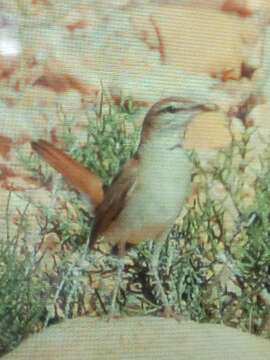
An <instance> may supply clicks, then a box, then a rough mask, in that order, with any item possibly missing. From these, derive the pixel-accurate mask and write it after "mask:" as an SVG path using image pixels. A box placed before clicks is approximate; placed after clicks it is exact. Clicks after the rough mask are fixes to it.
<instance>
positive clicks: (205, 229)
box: [0, 100, 270, 349]
mask: <svg viewBox="0 0 270 360" xmlns="http://www.w3.org/2000/svg"><path fill="white" fill-rule="evenodd" d="M127 104H128V105H127ZM136 111H137V109H136V108H134V107H133V106H132V102H131V101H130V100H129V102H123V103H121V104H120V106H117V105H111V106H108V107H106V106H105V105H104V104H102V103H101V105H98V106H97V109H96V115H95V116H94V117H92V116H93V115H90V114H89V115H88V116H89V125H88V132H87V136H86V139H85V143H84V144H83V145H81V144H80V143H79V141H78V140H77V139H76V137H75V136H74V134H73V133H72V131H71V130H70V129H68V128H67V127H65V131H64V134H63V136H64V142H65V144H66V149H67V151H69V152H70V153H71V154H72V155H73V156H74V157H76V158H77V159H78V160H80V161H81V162H82V163H84V164H85V165H86V166H89V167H90V168H91V169H94V171H96V173H98V174H99V175H100V176H101V177H102V178H103V179H104V182H105V183H106V184H107V185H109V184H110V183H111V181H112V179H113V178H114V176H115V175H116V174H117V173H118V172H119V169H120V168H121V166H122V165H123V163H124V162H125V161H126V160H127V159H128V158H129V157H131V156H132V154H133V153H134V151H135V149H136V146H137V142H138V134H139V130H138V129H137V128H136V126H135V125H134V123H133V116H135V115H136ZM127 129H128V130H127ZM127 132H128V133H129V132H130V133H129V135H128V136H127ZM249 138H250V133H249V131H246V133H245V134H244V135H243V138H242V140H240V141H238V142H236V141H233V143H232V146H231V147H230V148H229V149H227V150H224V151H221V152H220V153H219V154H218V155H217V157H216V159H215V161H212V164H210V165H208V166H207V168H206V167H205V166H203V165H202V164H201V161H200V160H199V158H198V156H197V155H196V154H192V155H191V159H192V161H193V163H194V173H195V181H196V184H197V195H196V196H194V198H193V202H192V203H190V204H189V205H187V207H186V210H185V213H184V215H183V216H182V218H181V219H180V220H179V221H178V222H177V224H176V225H175V226H174V228H173V229H172V232H171V234H170V236H169V237H168V239H167V241H166V243H165V244H164V247H163V248H162V251H161V253H160V257H159V265H158V276H159V279H160V284H161V285H162V287H163V289H164V292H165V294H166V296H167V298H168V303H169V304H170V306H171V307H172V308H173V310H174V312H175V313H176V314H178V315H180V316H184V317H186V318H191V319H194V320H198V321H204V322H223V323H225V324H227V325H230V326H234V327H241V328H242V329H245V330H247V331H250V332H253V333H256V334H263V335H264V336H270V334H269V321H270V320H269V313H270V311H269V310H270V300H269V292H270V268H269V263H270V241H269V234H270V214H269V202H270V181H269V179H270V171H269V169H270V166H269V165H270V164H269V157H268V156H267V154H266V156H265V157H264V158H263V159H262V160H261V161H262V162H263V164H264V167H263V168H264V169H265V170H262V172H261V173H260V174H257V180H256V182H255V184H254V186H255V190H256V191H255V198H254V202H253V204H252V206H250V207H247V206H246V205H245V202H244V200H243V199H244V196H245V194H244V190H243V189H244V184H245V181H246V177H247V175H246V169H247V167H248V161H247V156H248V154H249V151H252V150H251V149H250V147H249ZM28 165H31V166H30V168H31V171H32V173H33V174H34V175H35V176H38V177H39V179H40V180H41V181H44V182H46V184H47V183H48V181H49V182H51V184H52V192H53V196H54V197H55V208H53V209H52V208H46V207H45V206H41V205H40V204H39V205H35V204H31V206H37V210H38V211H37V223H38V224H39V227H40V239H37V242H39V241H41V244H42V246H41V248H40V249H41V250H42V249H43V251H45V250H46V251H47V255H48V256H49V259H50V262H49V265H48V266H47V267H46V271H45V272H44V266H43V267H41V268H39V267H38V266H34V267H33V266H30V265H31V264H33V261H34V260H33V254H34V253H32V255H31V256H32V257H31V256H30V255H29V257H24V259H23V261H21V260H20V258H19V259H18V260H16V261H15V264H14V263H13V264H12V265H11V264H10V261H7V260H6V254H9V252H10V251H14V249H13V250H12V246H11V244H10V243H9V242H6V247H5V248H4V247H3V246H2V248H1V249H0V264H1V266H3V265H2V263H3V264H4V266H5V268H4V269H6V270H5V272H2V271H1V274H2V273H4V274H5V277H6V281H5V282H4V283H3V284H4V286H1V291H2V293H1V294H2V295H1V304H0V314H5V312H7V309H8V306H12V307H13V315H12V316H13V318H14V319H16V318H19V317H20V316H21V313H23V314H25V316H26V318H27V320H28V322H27V321H26V322H24V321H22V322H20V327H18V329H16V328H15V329H14V330H12V331H13V332H10V334H11V335H12V336H11V335H9V333H8V332H7V331H5V335H6V336H5V339H4V340H1V343H2V344H3V343H4V341H5V344H6V345H4V346H3V345H2V344H0V345H1V347H2V349H8V348H10V347H12V346H13V344H14V339H16V341H18V340H20V339H21V338H22V336H23V334H27V333H28V332H29V331H33V330H35V329H36V328H39V327H40V326H41V325H40V324H41V323H42V324H43V325H42V326H44V325H47V324H49V323H50V322H53V321H57V320H59V319H61V318H71V317H76V316H78V315H84V314H92V315H94V314H104V313H108V311H109V309H110V305H111V297H112V293H113V289H114V284H115V277H116V274H117V269H118V268H119V259H118V258H117V257H115V256H113V255H111V254H110V250H109V249H104V247H103V245H102V243H100V244H99V249H98V250H97V251H92V252H90V251H89V249H88V245H87V240H88V233H89V231H90V228H91V219H90V218H89V215H88V213H87V206H86V205H85V202H84V201H83V200H82V198H81V197H80V196H79V195H78V194H76V193H75V192H74V191H72V189H70V188H68V187H67V186H66V185H65V184H64V183H63V182H62V181H59V176H58V175H56V174H55V172H54V170H52V169H50V168H48V167H47V166H46V165H45V164H44V163H43V161H42V160H41V159H39V158H38V157H36V156H33V157H32V158H31V162H28ZM217 183H218V184H220V185H221V186H222V187H223V189H224V197H223V198H219V199H217V198H214V197H213V195H212V193H211V191H212V188H213V184H217ZM228 203H229V204H230V206H231V209H232V210H233V211H234V213H235V214H236V216H235V217H234V219H233V224H232V225H231V227H228V223H227V215H228V211H230V210H228ZM25 216H26V215H25ZM51 237H53V238H54V239H56V241H55V244H54V246H53V248H52V247H50V249H49V250H48V244H47V242H48V238H51ZM23 244H24V242H21V241H20V242H19V241H17V242H16V249H17V250H16V251H18V252H20V251H21V250H20V249H21V247H22V248H23ZM155 246H157V245H156V243H154V242H151V241H147V242H144V243H142V244H140V245H139V246H138V247H136V248H133V249H131V250H130V251H129V252H128V254H127V255H126V256H125V258H124V260H123V261H124V272H123V281H122V283H121V289H120V291H119V293H118V296H117V298H116V305H115V306H116V309H115V310H116V311H120V312H122V313H123V312H125V313H126V314H128V315H130V316H131V315H142V314H145V315H146V314H153V313H154V314H160V313H161V312H162V311H163V305H164V304H163V302H162V301H161V299H160V294H157V293H156V287H155V286H154V281H155V279H154V277H153V273H152V271H151V267H150V264H151V261H152V257H153V252H154V251H153V250H154V247H155ZM44 249H45V250H44ZM39 254H40V253H39ZM41 254H42V252H41ZM35 255H36V254H35ZM39 256H41V255H39ZM7 258H8V257H7ZM34 258H35V257H34ZM44 259H45V256H44ZM44 259H43V258H42V257H41V258H40V261H39V262H38V264H37V265H40V264H41V265H42V263H44V261H45V260H44ZM47 260H48V259H47ZM34 263H35V261H34ZM24 267H26V268H27V269H33V270H32V271H34V274H35V276H34V277H33V276H32V277H27V281H28V282H27V281H24V280H23V279H22V280H20V279H21V277H23V276H24V275H23V274H25V271H22V270H21V269H23V268H24ZM44 274H45V275H46V281H45V282H44ZM1 276H2V275H1ZM3 279H4V278H3ZM18 280H20V281H19V283H20V284H21V285H20V287H18V286H17V285H15V286H14V284H17V281H18ZM14 287H15V289H13V288H14ZM18 289H20V294H21V296H22V297H23V299H25V301H26V302H27V304H26V305H24V309H26V310H24V311H22V308H21V307H17V305H16V301H15V303H14V302H12V301H11V300H10V297H9V294H14V299H16V296H17V295H16V294H17V291H19V290H18ZM44 293H46V295H45V300H46V301H45V300H44V302H42V304H39V305H40V306H37V303H36V302H33V301H32V300H31V299H33V298H35V299H36V298H37V297H39V296H40V295H39V294H43V295H44ZM25 294H26V295H25ZM36 294H38V296H37V295H36ZM2 298H3V299H4V300H5V301H4V302H3V301H2ZM5 303H6V305H5ZM10 304H12V305H10ZM41 305H42V306H41ZM9 323H12V321H11V320H9ZM26 323H27V324H26ZM0 326H1V328H0V333H2V332H3V331H2V329H3V326H5V327H6V326H7V323H3V322H1V321H0ZM5 329H6V328H5ZM14 334H15V335H14ZM0 339H1V338H0Z"/></svg>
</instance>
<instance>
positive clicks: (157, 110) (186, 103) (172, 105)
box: [141, 97, 217, 144]
mask: <svg viewBox="0 0 270 360" xmlns="http://www.w3.org/2000/svg"><path fill="white" fill-rule="evenodd" d="M216 109H217V106H216V105H214V104H206V103H203V102H198V101H193V100H188V99H185V98H182V97H169V98H165V99H162V100H160V101H158V102H157V103H155V104H154V105H153V106H152V107H151V108H150V110H149V111H148V112H147V114H146V116H145V118H144V122H143V127H142V133H141V144H143V143H145V142H147V141H148V140H150V139H151V138H153V137H159V136H162V137H172V136H173V137H175V136H177V134H179V133H180V134H183V133H184V131H185V128H186V125H187V124H188V122H189V121H191V120H192V119H193V118H194V116H195V115H197V114H198V113H200V112H201V111H213V110H216Z"/></svg>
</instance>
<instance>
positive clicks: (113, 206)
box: [91, 159, 139, 246]
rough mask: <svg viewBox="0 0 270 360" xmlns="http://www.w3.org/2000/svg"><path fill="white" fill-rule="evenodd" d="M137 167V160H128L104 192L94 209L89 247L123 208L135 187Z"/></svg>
mask: <svg viewBox="0 0 270 360" xmlns="http://www.w3.org/2000/svg"><path fill="white" fill-rule="evenodd" d="M138 165H139V161H138V160H137V159H132V160H129V161H128V162H127V163H126V164H125V165H124V167H123V169H122V171H121V173H120V174H119V175H118V176H117V178H116V179H115V180H114V182H113V183H112V185H111V186H110V187H109V188H108V189H107V191H106V192H105V197H104V201H103V202H102V204H100V206H99V207H98V208H97V209H96V219H95V224H94V227H93V229H92V241H91V246H93V245H94V243H95V240H96V238H97V236H98V235H101V234H103V233H104V232H105V231H106V230H107V228H108V227H109V226H110V224H111V223H112V222H113V221H114V220H116V218H117V217H118V216H119V214H120V213H121V211H122V210H123V208H124V207H125V204H126V202H127V200H128V198H129V197H130V196H131V194H132V193H133V191H134V189H135V187H136V179H137V173H138Z"/></svg>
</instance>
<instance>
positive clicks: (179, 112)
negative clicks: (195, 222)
mask: <svg viewBox="0 0 270 360" xmlns="http://www.w3.org/2000/svg"><path fill="white" fill-rule="evenodd" d="M214 109H215V106H214V105H213V104H207V103H206V102H200V101H195V100H191V99H187V98H184V97H180V96H172V97H167V98H163V99H161V100H159V101H158V102H156V103H155V104H154V105H152V106H151V108H150V109H149V110H148V112H147V113H146V115H145V117H144V120H143V124H142V130H141V137H140V142H139V145H138V148H137V151H136V152H135V155H134V156H133V157H132V158H131V159H130V160H128V161H127V162H126V163H125V164H124V166H123V168H122V170H121V171H120V173H119V174H118V175H117V176H116V177H115V179H114V181H113V182H112V184H111V185H110V186H108V187H105V186H104V184H103V182H102V179H101V178H100V177H99V176H97V175H96V174H95V173H94V172H93V171H91V169H87V168H86V167H84V166H83V165H82V164H80V163H79V162H78V161H77V160H75V159H73V158H72V157H71V156H70V155H68V154H67V153H65V152H64V151H63V150H61V149H59V148H57V147H55V146H54V145H53V144H51V143H49V142H47V141H46V140H42V139H39V140H37V141H32V142H31V145H32V148H33V150H34V151H35V152H37V153H38V154H39V155H40V156H41V157H42V158H43V159H44V160H45V161H46V162H47V163H48V164H50V165H51V166H52V167H53V168H54V169H56V170H57V171H58V172H59V173H61V174H62V175H63V177H64V179H65V180H66V181H67V182H68V183H70V184H71V185H72V186H73V187H75V188H76V189H77V190H79V191H80V192H82V193H85V194H86V195H87V196H88V198H89V202H90V208H91V213H92V214H93V215H94V219H95V220H94V225H93V227H92V231H91V240H90V244H91V245H90V247H91V248H93V247H94V245H95V243H96V241H97V239H98V238H99V237H103V238H104V241H106V242H108V243H109V244H110V245H111V246H112V247H117V248H118V251H119V254H123V253H124V252H125V249H126V248H127V247H128V246H134V245H137V244H139V243H140V242H141V241H143V240H159V239H164V238H165V237H167V235H168V234H169V232H170V230H171V228H172V226H173V224H174V222H175V220H176V218H177V216H178V215H179V214H180V212H181V210H182V208H183V205H184V203H185V199H186V197H187V195H188V194H189V192H190V189H191V173H192V164H191V161H190V159H189V156H188V153H187V150H186V149H184V148H183V140H184V137H185V132H186V128H187V124H188V123H189V122H190V121H191V120H192V119H193V118H194V117H195V116H196V115H197V114H199V113H200V112H202V111H213V110H214Z"/></svg>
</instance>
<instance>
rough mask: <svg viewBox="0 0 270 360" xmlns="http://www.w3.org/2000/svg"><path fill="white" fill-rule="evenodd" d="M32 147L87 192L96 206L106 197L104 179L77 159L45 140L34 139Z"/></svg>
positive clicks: (72, 182) (69, 180)
mask: <svg viewBox="0 0 270 360" xmlns="http://www.w3.org/2000/svg"><path fill="white" fill-rule="evenodd" d="M31 145H32V148H33V149H34V150H35V151H36V152H37V153H38V154H39V155H40V156H41V157H42V158H43V159H44V160H46V161H47V163H48V164H50V165H51V166H52V167H53V168H54V169H55V170H57V171H58V172H59V173H60V174H62V175H63V176H64V178H65V180H67V181H68V182H69V183H70V184H71V185H72V186H74V187H75V188H76V189H77V190H79V191H81V192H83V193H85V194H86V195H87V196H88V197H89V199H90V202H91V205H92V206H93V207H94V208H96V207H98V206H99V205H100V204H101V203H102V202H103V199H104V191H103V183H102V180H101V179H100V178H99V177H98V176H97V175H96V174H94V173H93V172H91V171H90V170H88V169H87V168H86V167H84V166H83V165H81V164H80V163H79V162H78V161H77V160H74V159H73V158H72V157H71V156H69V155H68V154H66V153H64V152H63V151H62V150H60V149H58V148H56V147H55V146H54V145H52V144H51V143H49V142H47V141H45V140H38V141H33V142H32V143H31Z"/></svg>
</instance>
